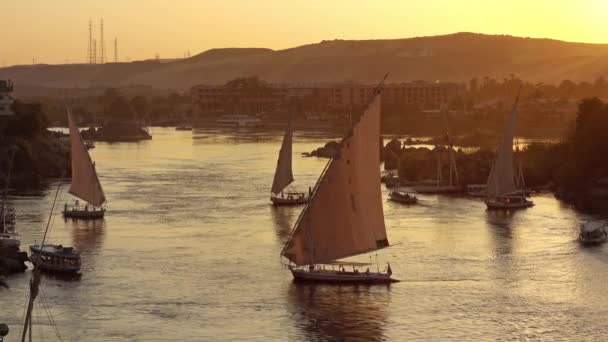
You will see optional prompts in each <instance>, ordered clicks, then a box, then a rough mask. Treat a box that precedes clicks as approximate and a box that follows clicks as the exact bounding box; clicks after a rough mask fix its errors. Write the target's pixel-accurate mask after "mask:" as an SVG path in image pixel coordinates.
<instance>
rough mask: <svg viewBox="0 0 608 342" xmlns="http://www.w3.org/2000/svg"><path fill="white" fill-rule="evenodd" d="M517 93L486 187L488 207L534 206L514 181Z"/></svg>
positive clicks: (519, 207)
mask: <svg viewBox="0 0 608 342" xmlns="http://www.w3.org/2000/svg"><path fill="white" fill-rule="evenodd" d="M518 102H519V95H518V96H517V99H516V100H515V103H514V105H513V109H512V110H511V113H510V115H509V116H508V117H507V120H506V123H505V129H504V132H505V133H504V135H503V139H502V141H501V143H500V145H499V146H498V151H497V153H496V160H495V162H494V165H493V166H492V169H491V170H490V176H489V177H488V182H487V187H486V200H485V202H486V205H487V207H488V209H508V210H511V209H523V208H530V207H533V206H534V202H532V201H530V200H528V199H527V198H526V196H525V194H523V193H522V192H521V191H519V189H518V188H517V185H516V183H515V167H514V163H513V139H514V136H515V124H516V120H517V104H518Z"/></svg>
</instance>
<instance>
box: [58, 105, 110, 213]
mask: <svg viewBox="0 0 608 342" xmlns="http://www.w3.org/2000/svg"><path fill="white" fill-rule="evenodd" d="M68 124H69V128H70V145H71V156H72V184H71V186H70V190H69V193H70V194H72V195H74V196H75V197H77V198H79V199H81V200H83V201H85V202H87V203H85V205H84V206H81V205H80V204H79V202H78V200H77V201H76V202H75V204H74V205H73V206H70V205H68V204H67V203H66V204H65V206H64V210H63V215H64V216H65V217H70V218H77V219H99V218H102V217H103V216H104V215H105V212H106V209H105V208H104V207H102V206H103V204H104V203H105V202H106V197H105V195H104V193H103V189H102V188H101V183H100V182H99V177H97V171H95V164H94V163H93V161H92V160H91V156H90V155H89V152H88V151H87V148H86V146H85V144H84V143H83V142H82V138H81V137H80V132H79V131H78V127H77V126H76V123H75V122H74V119H73V118H72V114H71V112H70V108H68Z"/></svg>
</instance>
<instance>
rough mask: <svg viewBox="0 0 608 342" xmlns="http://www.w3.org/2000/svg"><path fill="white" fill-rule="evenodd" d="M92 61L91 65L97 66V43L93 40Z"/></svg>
mask: <svg viewBox="0 0 608 342" xmlns="http://www.w3.org/2000/svg"><path fill="white" fill-rule="evenodd" d="M92 59H93V61H92V62H91V64H97V41H96V40H95V39H93V55H92Z"/></svg>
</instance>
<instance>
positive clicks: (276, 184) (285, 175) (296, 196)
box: [270, 114, 310, 206]
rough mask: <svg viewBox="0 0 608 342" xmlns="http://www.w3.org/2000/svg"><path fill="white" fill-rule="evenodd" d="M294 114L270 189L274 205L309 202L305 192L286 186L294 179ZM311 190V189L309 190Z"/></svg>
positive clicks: (288, 126) (291, 117) (286, 132)
mask: <svg viewBox="0 0 608 342" xmlns="http://www.w3.org/2000/svg"><path fill="white" fill-rule="evenodd" d="M292 121H293V114H292V115H290V117H289V121H288V123H287V129H286V130H285V135H284V136H283V143H282V144H281V150H280V151H279V158H278V160H277V167H276V169H275V172H274V179H273V180H272V188H271V189H270V201H271V202H272V204H273V205H277V206H281V205H300V204H305V203H306V202H308V198H309V197H308V195H309V194H307V193H305V192H299V191H287V192H285V188H287V186H289V184H291V183H292V182H293V180H294V178H293V170H292V165H291V164H292V163H291V159H292V141H293V126H292ZM309 192H310V191H309Z"/></svg>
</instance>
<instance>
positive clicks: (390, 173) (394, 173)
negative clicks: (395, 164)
mask: <svg viewBox="0 0 608 342" xmlns="http://www.w3.org/2000/svg"><path fill="white" fill-rule="evenodd" d="M398 172H399V170H385V171H382V172H380V183H384V182H385V181H386V180H387V179H388V178H395V177H398V176H399V174H398Z"/></svg>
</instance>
